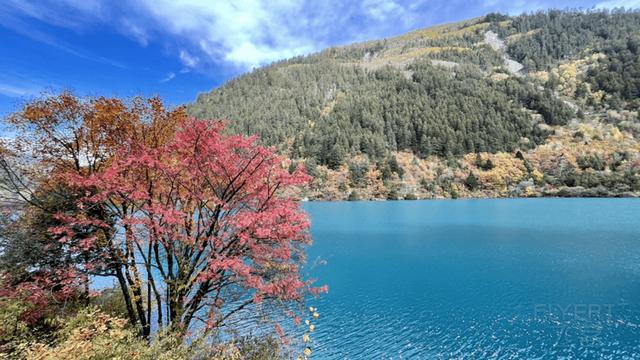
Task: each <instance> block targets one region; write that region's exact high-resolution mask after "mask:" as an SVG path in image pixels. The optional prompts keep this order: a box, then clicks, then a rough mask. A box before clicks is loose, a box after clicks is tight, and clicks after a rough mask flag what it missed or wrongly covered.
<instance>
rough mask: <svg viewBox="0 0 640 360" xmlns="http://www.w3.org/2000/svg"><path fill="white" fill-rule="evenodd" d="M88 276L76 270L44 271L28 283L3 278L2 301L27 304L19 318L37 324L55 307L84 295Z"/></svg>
mask: <svg viewBox="0 0 640 360" xmlns="http://www.w3.org/2000/svg"><path fill="white" fill-rule="evenodd" d="M84 281H85V277H84V275H81V274H79V273H77V271H76V270H75V269H73V268H69V269H65V270H57V271H55V272H46V271H41V272H39V273H37V274H35V275H33V276H32V277H31V279H29V280H28V281H20V282H17V283H15V282H13V281H12V279H11V278H10V277H9V276H6V275H4V276H2V277H1V278H0V298H3V299H14V300H19V301H21V302H23V303H25V304H26V305H27V310H26V311H25V312H23V313H22V314H21V315H20V319H21V320H22V321H25V322H27V323H29V324H35V323H36V322H37V321H38V320H40V319H42V318H43V317H44V316H45V315H47V314H48V313H49V312H50V311H51V310H52V309H53V308H54V307H53V305H57V304H61V303H64V302H67V301H73V300H77V299H79V298H80V297H81V296H82V290H81V289H82V286H83V285H84Z"/></svg>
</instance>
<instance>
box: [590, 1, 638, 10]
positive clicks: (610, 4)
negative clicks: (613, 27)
mask: <svg viewBox="0 0 640 360" xmlns="http://www.w3.org/2000/svg"><path fill="white" fill-rule="evenodd" d="M596 7H597V8H601V9H605V8H607V9H614V8H626V9H638V8H640V0H609V1H604V2H601V3H599V4H598V5H596Z"/></svg>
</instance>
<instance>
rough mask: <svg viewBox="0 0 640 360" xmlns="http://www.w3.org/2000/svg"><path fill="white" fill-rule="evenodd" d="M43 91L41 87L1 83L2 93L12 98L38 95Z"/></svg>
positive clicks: (0, 89)
mask: <svg viewBox="0 0 640 360" xmlns="http://www.w3.org/2000/svg"><path fill="white" fill-rule="evenodd" d="M41 91H42V89H41V88H39V87H24V86H16V85H12V84H3V83H0V94H2V95H4V96H8V97H12V98H20V97H25V96H36V95H38V94H40V92H41Z"/></svg>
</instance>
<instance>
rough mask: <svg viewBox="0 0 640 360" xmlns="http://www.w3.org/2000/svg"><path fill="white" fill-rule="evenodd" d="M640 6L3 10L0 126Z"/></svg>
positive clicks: (176, 2)
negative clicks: (283, 66)
mask: <svg viewBox="0 0 640 360" xmlns="http://www.w3.org/2000/svg"><path fill="white" fill-rule="evenodd" d="M620 6H624V7H636V8H637V7H640V0H596V1H587V0H584V1H576V0H530V1H525V0H477V1H464V0H422V1H420V0H416V1H405V0H343V1H338V0H300V1H295V0H237V1H227V0H206V1H205V0H202V1H196V0H184V1H181V0H138V1H124V0H118V1H112V0H57V1H50V0H38V1H31V0H0V50H1V51H0V54H2V55H1V56H0V69H1V71H0V115H6V114H7V113H9V112H11V111H13V110H15V109H16V108H17V107H18V106H19V105H20V104H21V103H23V102H24V101H25V100H28V99H30V98H33V97H34V96H37V95H38V94H41V93H42V92H43V91H44V92H51V91H53V92H55V91H59V90H61V89H71V90H73V91H74V92H76V93H77V94H79V95H89V96H93V95H106V96H121V97H128V96H134V95H145V96H149V95H160V96H161V97H162V98H164V99H165V100H166V101H167V102H168V103H170V104H174V105H175V104H182V103H185V102H190V101H193V100H194V99H195V97H196V96H197V94H198V93H200V92H203V91H208V90H210V89H212V88H213V87H216V86H219V85H221V84H222V83H224V82H225V81H226V80H228V79H230V78H232V77H234V76H237V75H238V74H241V73H243V72H246V71H249V70H251V69H252V68H254V67H257V66H261V65H265V64H268V63H270V62H272V61H275V60H279V59H283V58H288V57H291V56H294V55H300V54H308V53H311V52H314V51H317V50H320V49H322V48H325V47H328V46H332V45H341V44H348V43H351V42H356V41H362V40H367V39H376V38H383V37H388V36H393V35H397V34H401V33H404V32H407V31H410V30H413V29H418V28H422V27H427V26H430V25H434V24H439V23H445V22H450V21H457V20H462V19H467V18H471V17H476V16H480V15H483V14H486V13H488V12H493V11H499V12H502V13H509V14H519V13H522V12H527V11H533V10H537V9H548V8H551V7H553V8H591V7H608V8H613V7H620Z"/></svg>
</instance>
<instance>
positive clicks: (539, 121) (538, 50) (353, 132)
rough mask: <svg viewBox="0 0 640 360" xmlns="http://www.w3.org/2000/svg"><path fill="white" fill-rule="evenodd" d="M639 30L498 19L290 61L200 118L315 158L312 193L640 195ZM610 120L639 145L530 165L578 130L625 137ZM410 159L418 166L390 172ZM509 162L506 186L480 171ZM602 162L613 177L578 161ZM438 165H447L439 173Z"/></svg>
mask: <svg viewBox="0 0 640 360" xmlns="http://www.w3.org/2000/svg"><path fill="white" fill-rule="evenodd" d="M638 24H640V12H638V11H624V10H620V11H614V12H608V11H548V12H539V13H533V14H525V15H521V16H517V17H509V16H505V15H500V14H489V15H487V16H485V17H482V18H475V19H470V20H466V21H462V22H456V23H452V24H443V25H439V26H436V27H432V28H427V29H420V30H416V31H413V32H410V33H407V34H403V35H400V36H396V37H391V38H388V39H383V40H371V41H366V42H362V43H357V44H352V45H347V46H344V47H334V48H329V49H325V50H322V51H320V52H318V53H316V54H312V55H308V56H303V57H296V58H293V59H288V60H283V61H280V62H277V63H274V64H272V65H270V66H267V67H265V68H261V69H256V70H254V71H252V72H250V73H248V74H245V75H242V76H240V77H238V78H236V79H233V80H231V81H229V82H228V83H227V84H225V85H223V86H222V87H220V88H218V89H214V90H213V91H212V92H210V93H207V94H200V95H199V96H198V99H197V100H196V102H195V103H194V104H190V105H189V106H188V111H189V112H190V113H191V114H192V115H195V116H198V117H203V118H224V119H229V129H230V131H231V132H235V133H245V134H253V133H256V134H258V135H260V136H261V139H262V141H263V142H264V143H265V144H267V145H272V146H276V147H277V148H278V149H279V151H280V152H282V153H283V154H285V155H287V156H288V157H290V158H291V159H292V161H293V162H294V163H300V162H304V163H305V165H306V166H307V168H308V170H309V172H311V173H313V174H314V175H316V180H315V184H314V186H313V187H312V188H313V189H315V190H312V191H311V192H310V193H309V194H307V195H309V197H310V198H314V199H346V198H365V199H377V198H395V197H401V198H407V197H409V198H412V197H418V198H430V197H456V196H465V197H466V196H472V197H496V196H539V195H558V193H559V192H560V191H561V190H563V191H565V193H567V194H568V195H616V196H621V195H624V196H630V195H635V194H637V192H638V191H640V188H636V183H637V182H638V181H637V169H636V168H635V167H634V166H635V165H634V166H632V165H630V164H635V161H636V160H637V158H638V154H637V147H636V145H637V143H636V135H637V133H638V115H637V107H638V104H640V100H637V99H638V97H639V96H640V95H638V92H640V85H639V81H638V79H639V78H640V76H639V75H638V74H639V71H638V69H640V65H639V64H638V62H637V61H635V62H634V58H633V55H634V54H635V53H637V52H638V46H637V44H640V40H639V39H640V25H638ZM569 30H571V31H572V32H571V33H568V32H567V31H569ZM550 41H551V42H550ZM617 69H624V71H623V70H617ZM627 73H629V74H630V75H631V76H626V74H627ZM609 78H613V79H614V81H612V82H609V81H608V79H609ZM612 112H613V113H612ZM608 124H609V125H612V126H614V127H615V129H617V131H620V133H621V134H623V137H624V136H628V137H629V139H630V142H631V143H630V144H628V146H627V148H625V149H618V148H617V147H616V146H613V145H615V144H609V145H610V146H609V149H608V150H607V151H604V152H602V153H600V154H596V155H593V154H591V152H593V151H591V150H590V149H589V148H584V149H583V148H580V149H573V150H571V151H575V152H577V154H574V155H572V156H568V155H567V156H565V157H569V158H570V159H569V160H567V164H568V165H567V166H564V165H563V166H561V167H562V169H560V168H554V169H551V168H547V167H544V166H542V165H541V164H540V161H537V160H536V162H535V163H534V162H533V161H532V159H534V158H536V151H542V149H544V148H543V147H542V146H545V145H548V144H549V143H553V142H554V141H558V139H560V138H562V139H564V140H563V141H564V142H571V141H574V140H575V139H577V138H578V137H579V135H575V134H576V133H579V132H581V133H582V134H583V135H584V132H585V131H587V130H585V129H583V130H577V129H578V128H580V127H585V126H589V127H590V129H591V130H589V131H592V132H602V131H604V132H605V133H606V132H608V131H609V130H611V131H613V132H614V133H615V131H614V130H612V129H609V128H606V125H608ZM603 129H605V130H603ZM606 129H609V130H606ZM566 133H568V134H573V135H570V136H576V137H575V138H571V139H567V136H565V135H567V134H566ZM616 134H617V133H616ZM602 136H604V137H605V138H607V136H608V135H599V137H596V140H595V141H599V140H597V139H598V138H602ZM616 136H617V135H616ZM614 137H615V136H614ZM572 139H573V140H572ZM612 141H613V140H612ZM564 145H566V146H569V145H570V144H564ZM613 148H616V149H617V150H616V151H622V152H627V153H628V154H626V155H624V156H623V157H624V158H625V159H624V160H623V162H625V164H626V165H625V166H626V167H625V168H624V171H627V172H628V171H631V172H632V174H631V175H626V176H627V178H625V180H624V181H622V180H620V179H617V180H612V179H611V177H612V175H611V174H615V175H616V176H618V175H620V173H619V171H617V170H613V171H612V170H611V169H610V167H611V166H613V165H615V166H614V167H615V168H616V169H617V168H618V167H619V165H620V164H617V163H618V161H617V160H615V159H614V158H615V157H616V156H618V157H620V156H622V155H615V154H613V153H611V151H612V150H611V149H613ZM627 150H628V151H627ZM590 151H591V152H590ZM403 154H411V155H410V157H412V159H411V160H410V161H409V163H408V164H403V165H402V170H400V169H399V168H398V169H397V171H389V167H390V165H389V164H390V163H393V162H395V163H398V161H397V159H396V158H397V157H399V158H401V159H403V158H404V157H406V156H409V155H403ZM470 154H471V155H472V156H471V157H473V159H472V160H469V157H470V156H469V155H470ZM501 154H510V156H511V158H513V159H515V160H514V161H517V162H519V164H516V165H517V166H516V167H517V168H519V167H523V168H524V169H525V170H524V172H523V174H522V175H521V176H515V177H513V179H510V180H508V181H506V182H505V183H504V184H501V185H500V186H495V185H496V182H498V183H502V182H504V181H502V180H496V179H493V178H492V177H491V176H489V178H487V179H485V178H484V175H487V172H491V171H492V169H489V168H488V167H487V166H480V165H482V164H481V163H482V162H483V161H486V160H491V159H492V158H495V159H494V160H496V161H498V162H499V159H498V157H499V156H501ZM478 156H479V157H480V158H483V157H484V158H486V160H482V159H480V160H478V161H476V160H477V159H476V157H478ZM593 156H598V158H602V159H600V161H601V162H604V163H605V166H606V167H607V169H608V171H605V170H604V169H603V170H594V169H593V168H591V167H584V166H581V165H580V164H579V163H578V159H582V158H583V157H593ZM496 161H492V162H496ZM581 161H582V160H581ZM585 161H586V160H585ZM400 162H401V163H402V161H400ZM583 162H584V161H583ZM587 162H588V161H587ZM416 164H417V165H416ZM434 164H439V165H437V166H436V165H434ZM583 165H584V164H583ZM433 166H436V167H439V168H440V170H439V171H436V172H435V175H433V174H428V173H429V172H428V171H426V170H425V169H427V168H430V167H433ZM505 166H507V165H505ZM391 167H393V166H391ZM414 167H417V169H414ZM484 167H486V168H487V169H483V168H484ZM358 168H362V169H360V170H358ZM565 168H570V169H571V170H566V169H565ZM534 170H535V171H534ZM592 170H593V171H592ZM591 172H596V175H597V176H600V177H603V178H606V179H605V180H606V181H608V182H609V183H611V184H609V185H602V184H601V183H599V184H597V185H596V186H592V185H594V184H595V182H594V181H593V179H591V180H588V181H587V180H585V179H583V177H589V176H591V175H589V174H590V173H591ZM538 173H539V174H540V176H538ZM565 173H569V175H567V174H565ZM443 174H446V175H445V176H444V179H441V178H442V177H443ZM583 174H587V175H583ZM365 175H366V177H368V179H369V180H367V181H368V182H365V183H362V182H361V180H362V178H363V177H365ZM414 175H415V176H414ZM534 175H535V176H534ZM412 177H415V179H412ZM591 177H593V176H591ZM474 178H475V180H476V181H477V182H478V184H476V181H474ZM570 178H571V179H570ZM492 179H493V180H492ZM467 180H468V181H467ZM601 180H602V179H601ZM605 180H602V181H605ZM523 183H524V184H523ZM622 183H624V184H623V185H625V186H618V189H617V190H615V191H614V189H613V188H612V187H616V185H620V184H622ZM529 184H532V185H531V186H529ZM584 185H588V186H584ZM599 186H603V187H604V189H605V190H606V191H605V190H603V189H601V188H599ZM330 188H331V189H330ZM523 188H524V189H525V190H522V189H523ZM579 188H582V189H579ZM372 189H378V190H379V191H378V190H376V191H373V190H372ZM567 189H569V190H567ZM593 189H597V191H595V190H593Z"/></svg>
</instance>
